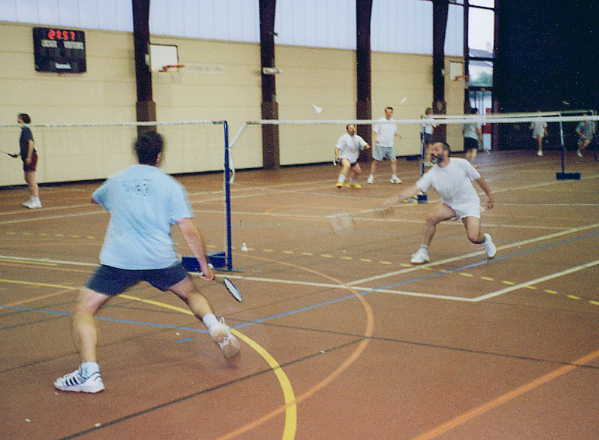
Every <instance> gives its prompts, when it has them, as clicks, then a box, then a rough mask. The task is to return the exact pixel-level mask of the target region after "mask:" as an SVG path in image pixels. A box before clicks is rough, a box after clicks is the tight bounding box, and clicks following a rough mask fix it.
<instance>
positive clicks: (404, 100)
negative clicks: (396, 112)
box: [399, 96, 408, 105]
mask: <svg viewBox="0 0 599 440" xmlns="http://www.w3.org/2000/svg"><path fill="white" fill-rule="evenodd" d="M407 100H408V98H407V96H404V97H403V98H401V101H399V105H402V104H404V103H405V102H406V101H407Z"/></svg>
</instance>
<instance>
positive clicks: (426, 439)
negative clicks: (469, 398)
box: [412, 350, 599, 440]
mask: <svg viewBox="0 0 599 440" xmlns="http://www.w3.org/2000/svg"><path fill="white" fill-rule="evenodd" d="M597 357H599V350H595V351H593V352H591V353H589V354H587V355H585V356H583V357H581V358H578V359H576V360H575V361H574V362H572V365H564V366H563V367H560V368H558V369H557V370H553V371H552V372H550V373H547V374H545V375H543V376H540V377H537V378H536V379H534V380H532V381H530V382H528V383H526V384H524V385H522V386H519V387H518V388H515V389H513V390H511V391H508V392H507V393H505V394H502V395H501V396H499V397H497V398H495V399H493V400H490V401H488V402H487V403H484V404H482V405H480V406H478V407H476V408H473V409H471V410H469V411H466V412H465V413H463V414H460V415H459V416H457V417H454V418H453V419H451V420H449V421H447V422H445V423H443V424H441V425H439V426H437V427H435V428H433V429H431V430H430V431H427V432H425V433H423V434H420V435H418V436H416V437H413V438H412V440H431V439H433V438H436V437H439V436H440V435H443V434H445V433H446V432H448V431H451V430H452V429H454V428H457V427H458V426H461V425H463V424H464V423H466V422H469V421H470V420H472V419H474V418H475V417H478V416H481V415H483V414H485V413H486V412H489V411H491V410H493V409H495V408H497V407H499V406H501V405H503V404H505V403H508V402H509V401H511V400H514V399H515V398H517V397H519V396H521V395H522V394H525V393H527V392H529V391H532V390H534V389H536V388H538V387H540V386H541V385H544V384H546V383H548V382H551V381H552V380H554V379H557V378H558V377H560V376H563V375H564V374H567V373H569V372H570V371H572V370H574V369H576V368H578V367H579V366H580V365H584V364H585V363H587V362H590V361H592V360H593V359H595V358H597Z"/></svg>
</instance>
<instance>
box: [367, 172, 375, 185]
mask: <svg viewBox="0 0 599 440" xmlns="http://www.w3.org/2000/svg"><path fill="white" fill-rule="evenodd" d="M366 183H368V184H369V185H371V184H373V183H374V176H373V175H372V174H371V175H370V176H368V180H367V181H366Z"/></svg>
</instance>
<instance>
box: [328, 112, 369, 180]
mask: <svg viewBox="0 0 599 440" xmlns="http://www.w3.org/2000/svg"><path fill="white" fill-rule="evenodd" d="M345 131H346V133H345V134H343V135H341V137H340V138H339V140H338V141H337V145H336V147H335V160H336V161H337V162H339V164H340V165H341V172H340V173H339V177H338V178H337V183H336V185H335V186H336V187H337V188H343V187H344V186H345V187H347V188H362V185H360V184H359V183H357V182H354V177H357V176H358V175H360V174H361V173H362V169H361V168H360V164H359V163H358V158H359V157H360V151H361V150H368V149H369V148H370V145H368V144H367V143H366V141H365V140H364V139H362V137H361V136H359V135H357V134H356V126H355V125H354V124H348V125H346V126H345ZM348 174H349V179H348ZM346 180H347V182H346Z"/></svg>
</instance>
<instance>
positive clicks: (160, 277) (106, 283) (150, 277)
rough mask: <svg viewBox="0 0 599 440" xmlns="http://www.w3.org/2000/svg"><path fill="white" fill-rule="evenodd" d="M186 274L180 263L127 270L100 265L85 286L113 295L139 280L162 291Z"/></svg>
mask: <svg viewBox="0 0 599 440" xmlns="http://www.w3.org/2000/svg"><path fill="white" fill-rule="evenodd" d="M186 276H187V271H186V270H185V269H184V268H183V266H182V265H181V263H177V264H175V265H174V266H171V267H166V268H164V269H147V270H129V269H119V268H118V267H112V266H105V265H101V266H100V267H98V268H97V269H96V272H95V273H94V274H93V275H92V276H91V278H90V279H89V280H88V281H87V284H86V285H85V287H87V288H88V289H91V290H93V291H95V292H98V293H103V294H104V295H110V296H115V295H118V294H119V293H123V292H124V291H125V290H127V289H128V288H129V287H133V286H134V285H136V284H137V283H139V282H140V281H145V282H147V283H150V284H151V285H152V286H154V287H156V288H157V289H160V290H162V291H164V290H168V289H169V288H170V287H171V286H174V285H175V284H177V283H178V282H180V281H182V280H183V279H184V278H185V277H186Z"/></svg>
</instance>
